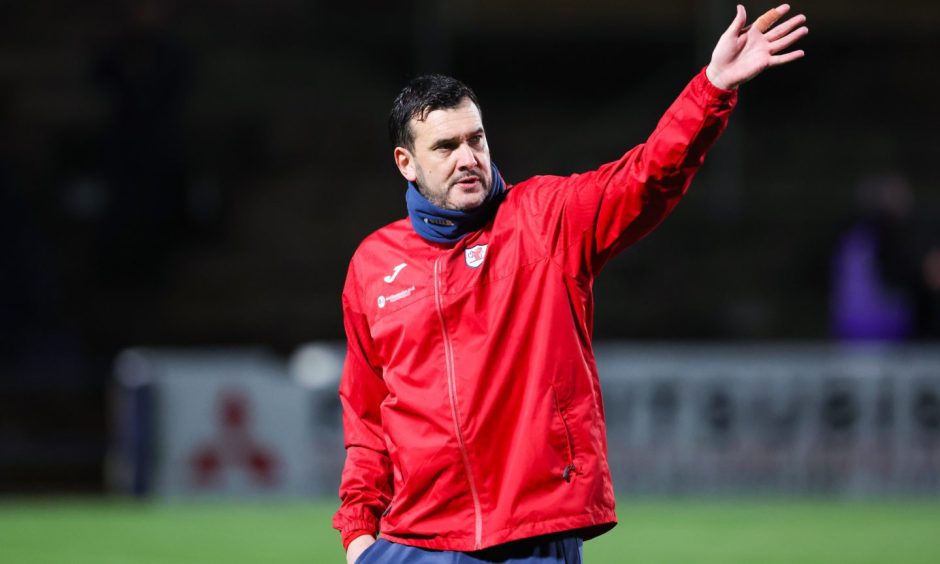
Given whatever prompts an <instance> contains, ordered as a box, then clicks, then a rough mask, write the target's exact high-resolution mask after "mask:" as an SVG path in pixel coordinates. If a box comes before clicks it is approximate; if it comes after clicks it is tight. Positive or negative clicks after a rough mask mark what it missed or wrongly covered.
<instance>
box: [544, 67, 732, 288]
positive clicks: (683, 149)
mask: <svg viewBox="0 0 940 564" xmlns="http://www.w3.org/2000/svg"><path fill="white" fill-rule="evenodd" d="M736 102H737V91H736V90H722V89H720V88H718V87H716V86H714V85H713V84H711V82H709V80H708V78H707V77H706V76H705V71H704V69H703V70H702V72H700V73H699V74H698V75H696V77H695V78H693V79H692V81H691V82H690V83H689V84H688V85H687V86H686V87H685V89H684V90H683V91H682V93H681V94H680V95H679V97H678V98H677V99H676V101H675V102H673V103H672V105H671V106H670V107H669V109H668V110H667V111H666V113H665V115H664V116H663V117H662V119H660V121H659V124H658V125H657V126H656V129H655V130H654V131H653V133H652V135H650V136H649V138H648V139H647V140H646V142H645V143H643V144H641V145H638V146H636V147H634V148H633V149H631V150H630V151H628V152H627V153H626V154H625V155H623V156H622V157H621V158H620V159H619V160H617V161H614V162H612V163H608V164H605V165H603V166H601V167H600V168H599V169H597V170H594V171H591V172H587V173H584V174H576V175H573V176H570V177H564V178H563V177H540V180H541V183H540V184H542V185H540V187H539V189H538V190H535V191H533V195H534V198H532V201H533V202H535V207H536V208H540V209H533V210H532V212H533V213H534V214H536V215H537V216H538V217H539V218H540V219H539V221H540V222H541V228H540V230H541V235H542V236H543V237H545V238H546V239H545V240H546V241H547V244H548V246H549V249H548V251H549V252H550V253H551V254H552V255H553V256H555V257H556V260H559V261H561V262H562V263H563V264H564V268H565V270H566V271H568V272H569V273H570V274H571V275H573V276H579V277H580V276H587V277H593V276H595V275H596V274H597V273H598V272H600V270H601V268H602V267H603V266H604V264H606V262H607V261H608V260H610V258H611V257H613V256H614V255H616V254H617V253H618V252H620V251H622V250H623V249H625V248H626V247H628V246H630V245H631V244H633V243H635V242H636V241H638V240H640V239H641V238H643V237H644V236H645V235H646V234H648V233H649V232H650V231H652V230H653V228H655V227H656V226H657V225H658V224H659V223H660V222H661V221H662V220H663V219H664V218H665V217H666V216H667V215H669V212H671V211H672V209H673V208H674V207H675V205H676V204H677V203H678V202H679V200H680V199H681V197H682V196H683V195H684V194H685V192H686V190H687V189H688V187H689V184H690V183H691V181H692V177H693V175H694V174H695V172H696V171H697V170H698V169H699V167H700V166H701V165H702V163H703V162H704V160H705V153H706V151H708V149H709V148H710V147H711V146H712V144H713V143H714V142H715V140H716V139H718V136H719V135H720V134H721V132H722V131H724V129H725V127H726V126H727V123H728V118H729V117H730V114H731V110H732V109H733V108H734V106H735V104H736Z"/></svg>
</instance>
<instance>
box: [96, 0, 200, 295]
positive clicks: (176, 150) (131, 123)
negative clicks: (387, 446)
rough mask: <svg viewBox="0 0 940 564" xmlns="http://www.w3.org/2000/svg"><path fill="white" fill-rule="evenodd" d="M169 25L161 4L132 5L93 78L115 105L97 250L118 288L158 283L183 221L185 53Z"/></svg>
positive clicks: (187, 62)
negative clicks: (105, 200) (106, 203)
mask: <svg viewBox="0 0 940 564" xmlns="http://www.w3.org/2000/svg"><path fill="white" fill-rule="evenodd" d="M167 24H168V14H167V8H166V7H165V6H164V4H163V3H160V2H156V1H154V0H144V1H139V2H136V3H134V4H133V5H132V7H131V8H130V11H129V21H128V27H127V29H126V31H124V32H123V33H122V34H120V35H119V36H118V37H117V38H115V39H114V41H113V42H112V43H111V44H110V45H108V46H107V47H106V48H105V49H104V51H103V52H102V54H101V56H100V58H99V60H98V62H97V64H96V67H95V79H96V82H97V83H98V85H99V86H100V87H101V88H102V89H103V90H104V91H105V92H106V93H107V94H108V95H109V96H110V98H111V103H112V108H113V109H112V121H111V124H110V127H109V130H108V134H107V139H106V144H105V146H106V162H105V168H106V176H107V182H108V190H109V198H108V207H107V210H106V212H105V217H104V220H103V226H102V230H101V235H100V237H101V238H100V241H99V251H100V252H101V254H102V259H103V264H102V266H103V269H104V272H103V274H104V275H105V276H107V277H109V281H112V282H116V283H117V284H118V285H123V284H125V283H130V284H137V283H141V282H146V281H149V282H151V283H153V282H156V281H157V280H156V277H157V275H158V274H159V273H160V272H161V271H162V270H163V269H162V264H163V261H164V259H165V258H166V257H167V254H168V253H169V252H170V251H171V250H172V248H173V243H174V240H175V239H176V238H177V237H178V235H179V232H180V230H181V228H182V224H183V216H184V208H185V205H184V202H185V188H186V186H185V173H186V162H185V151H184V146H183V131H182V123H181V122H182V116H183V109H184V105H185V101H186V98H187V94H188V92H189V86H190V57H189V53H188V51H187V49H186V48H185V47H184V46H183V45H182V43H181V42H180V41H179V40H178V39H176V38H175V37H174V36H173V34H172V33H170V31H169V29H168V25H167Z"/></svg>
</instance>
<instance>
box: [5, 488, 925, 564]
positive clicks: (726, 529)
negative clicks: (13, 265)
mask: <svg viewBox="0 0 940 564" xmlns="http://www.w3.org/2000/svg"><path fill="white" fill-rule="evenodd" d="M333 509H334V506H333V505H331V504H322V503H319V504H296V503H295V504H284V505H276V504H237V505H235V504H231V503H218V504H186V503H177V504H167V503H133V502H114V501H89V500H69V501H55V500H44V501H35V502H31V501H23V500H16V501H7V502H0V563H3V564H6V563H11V564H12V563H16V564H20V563H22V564H46V563H69V564H84V563H88V564H91V563H94V564H124V563H133V564H137V563H140V564H169V563H174V564H175V563H181V564H182V563H185V564H191V563H193V564H195V563H214V562H219V563H225V564H238V563H245V564H248V563H251V564H257V563H259V562H264V563H266V564H268V563H271V564H274V563H297V564H300V563H320V562H327V563H328V562H337V563H341V562H343V561H344V560H343V554H342V550H341V547H340V546H339V535H338V534H337V533H336V532H335V531H333V530H332V529H331V528H330V517H331V514H332V511H333ZM619 515H620V525H618V526H617V528H615V529H614V530H613V531H611V532H610V533H608V534H606V535H604V536H602V537H600V538H598V539H595V540H593V541H590V542H588V543H586V544H585V549H584V556H585V560H586V561H587V562H588V563H601V562H654V563H660V562H663V563H668V562H682V563H687V562H696V563H706V564H707V563H710V562H715V563H718V562H721V563H729V562H746V563H752V562H760V563H773V562H787V563H793V562H799V563H803V562H825V563H827V564H828V563H832V562H840V563H868V562H871V563H876V562H877V563H882V562H905V563H919V562H924V563H926V562H938V561H940V556H938V555H940V502H937V501H934V502H924V503H913V502H910V503H900V502H898V503H867V502H851V503H848V502H828V501H783V500H781V501H642V502H634V501H631V500H623V501H621V502H620V506H619Z"/></svg>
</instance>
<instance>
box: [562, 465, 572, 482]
mask: <svg viewBox="0 0 940 564" xmlns="http://www.w3.org/2000/svg"><path fill="white" fill-rule="evenodd" d="M574 470H575V467H574V464H569V465H568V466H565V471H564V472H562V473H561V477H562V478H564V479H565V481H566V482H569V483H570V482H571V472H573V471H574Z"/></svg>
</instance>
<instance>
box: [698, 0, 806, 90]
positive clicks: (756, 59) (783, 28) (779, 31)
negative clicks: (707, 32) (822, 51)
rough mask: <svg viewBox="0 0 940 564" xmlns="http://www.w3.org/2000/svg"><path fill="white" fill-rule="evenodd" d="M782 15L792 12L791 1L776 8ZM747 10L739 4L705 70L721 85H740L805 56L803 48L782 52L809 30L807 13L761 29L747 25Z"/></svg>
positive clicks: (716, 84)
mask: <svg viewBox="0 0 940 564" xmlns="http://www.w3.org/2000/svg"><path fill="white" fill-rule="evenodd" d="M776 10H777V12H778V13H779V14H780V16H781V17H782V16H784V15H786V13H787V12H789V11H790V5H789V4H782V5H780V6H778V7H777V8H776ZM746 22H747V13H746V12H745V11H744V6H741V5H740V4H739V5H738V13H737V15H736V16H735V18H734V21H733V22H731V27H729V28H728V29H727V30H726V31H725V32H724V33H723V34H722V35H721V38H720V39H718V44H717V45H716V46H715V50H714V51H713V52H712V60H711V62H710V63H709V65H708V68H706V69H705V73H706V74H707V75H708V79H709V80H710V81H711V82H712V84H714V85H715V86H717V87H719V88H726V89H731V88H737V87H738V86H739V85H741V84H744V83H745V82H747V81H749V80H751V79H752V78H754V77H755V76H757V75H759V74H760V73H762V72H764V71H765V70H766V69H768V68H769V67H776V66H778V65H783V64H786V63H789V62H791V61H795V60H797V59H799V58H801V57H802V56H803V55H804V53H803V51H802V50H796V51H790V52H787V53H781V51H784V50H785V49H788V48H789V47H791V46H792V45H793V44H794V43H796V41H797V40H798V39H800V38H801V37H803V36H804V35H806V34H807V33H809V28H808V27H806V26H805V25H803V24H804V23H806V16H804V15H803V14H799V15H796V16H793V17H792V18H790V19H788V20H786V21H784V22H783V23H781V24H780V25H778V26H776V27H771V28H770V29H769V30H765V31H761V30H760V29H758V26H751V27H750V28H746V27H744V26H745V23H746Z"/></svg>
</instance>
